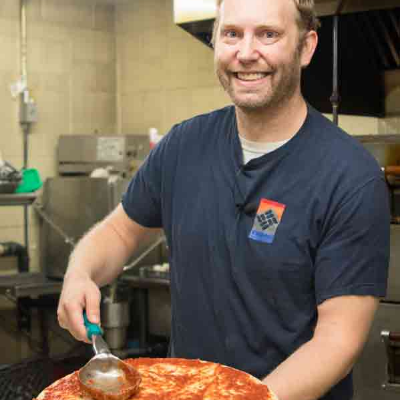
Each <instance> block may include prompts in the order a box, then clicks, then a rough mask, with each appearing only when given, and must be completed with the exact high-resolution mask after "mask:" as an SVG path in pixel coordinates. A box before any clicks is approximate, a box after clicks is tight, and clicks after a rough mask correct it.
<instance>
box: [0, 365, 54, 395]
mask: <svg viewBox="0 0 400 400" xmlns="http://www.w3.org/2000/svg"><path fill="white" fill-rule="evenodd" d="M53 371H54V366H53V363H52V361H51V360H50V359H49V358H40V359H37V358H36V359H30V360H25V361H23V362H19V363H17V364H11V365H4V366H1V367H0V400H32V398H34V397H36V396H37V395H38V394H39V393H40V392H41V391H42V390H43V389H44V388H45V387H47V386H48V385H50V383H52V382H53V381H54V375H53Z"/></svg>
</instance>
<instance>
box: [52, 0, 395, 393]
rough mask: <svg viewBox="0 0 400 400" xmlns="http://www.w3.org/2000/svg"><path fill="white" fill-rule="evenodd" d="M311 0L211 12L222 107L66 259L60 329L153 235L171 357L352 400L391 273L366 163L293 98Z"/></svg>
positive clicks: (380, 185) (372, 169) (181, 134)
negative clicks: (157, 232) (357, 366)
mask: <svg viewBox="0 0 400 400" xmlns="http://www.w3.org/2000/svg"><path fill="white" fill-rule="evenodd" d="M317 28H318V20H317V18H316V16H315V11H314V4H313V1H312V0H222V1H219V2H218V15H217V19H216V24H215V29H214V37H213V44H214V47H215V69H216V73H217V75H218V77H219V80H220V82H221V84H222V86H223V88H224V89H225V90H226V92H227V93H228V94H229V96H230V97H231V99H232V102H233V105H232V106H229V107H226V108H223V109H221V110H216V111H214V112H212V113H209V114H204V115H200V116H197V117H194V118H192V119H190V120H187V121H184V122H183V123H181V124H178V125H176V126H174V127H173V128H172V129H171V131H170V132H169V133H168V135H166V136H165V137H164V138H163V140H162V141H161V142H160V143H159V144H158V145H157V146H156V147H155V148H154V149H153V150H152V151H151V153H150V155H149V157H148V158H147V159H146V161H145V163H144V164H143V165H142V166H141V168H140V169H139V171H138V172H137V173H136V175H135V176H134V177H133V179H132V181H131V183H130V186H129V188H128V190H127V192H126V193H125V195H124V198H123V200H122V203H121V204H120V205H119V206H118V207H117V208H116V210H114V212H112V213H111V214H110V215H109V216H108V217H107V218H106V219H105V220H104V221H102V222H101V223H100V224H98V225H96V226H95V227H94V228H93V229H92V230H91V231H90V232H89V233H88V234H87V235H86V236H85V237H84V238H83V239H82V240H81V241H80V242H79V244H78V245H77V247H76V248H75V250H74V252H73V254H72V256H71V260H70V263H69V267H68V270H67V273H66V276H65V279H64V286H63V291H62V294H61V298H60V303H59V308H58V317H59V321H60V325H61V326H62V327H64V328H66V329H68V330H69V331H70V332H71V333H72V334H73V335H74V336H75V337H76V338H77V339H79V340H86V332H85V328H84V326H83V319H82V309H83V308H86V309H87V315H88V318H89V320H90V321H92V322H99V300H100V295H99V289H98V288H99V286H102V285H104V284H107V283H109V282H111V281H112V280H113V279H115V277H116V276H117V275H118V274H119V273H121V272H122V268H123V265H124V263H125V262H126V261H127V260H128V258H129V256H130V255H131V254H132V252H133V251H134V250H135V249H136V248H137V246H138V244H139V243H140V241H141V240H142V239H143V238H144V237H145V236H146V235H147V234H148V233H150V232H151V231H152V229H155V228H156V229H158V228H163V229H164V231H165V234H166V237H167V240H168V245H169V249H170V272H171V301H172V322H171V327H172V331H171V344H170V348H171V351H170V355H171V356H172V357H184V358H200V359H204V360H209V361H214V362H219V363H222V364H226V365H229V366H233V367H235V368H238V369H241V370H244V371H246V372H248V373H251V374H253V375H254V376H256V377H258V378H260V379H262V380H263V381H264V382H265V383H266V384H267V385H268V386H269V388H270V389H271V390H272V391H274V392H275V393H276V395H277V397H278V398H279V399H280V400H317V399H323V400H349V399H351V398H352V393H353V388H352V377H351V370H352V367H353V365H354V363H355V361H356V359H357V357H358V355H359V353H360V351H361V349H362V347H363V345H364V343H365V340H366V338H367V335H368V332H369V329H370V326H371V323H372V320H373V317H374V313H375V311H376V308H377V306H378V302H379V298H380V297H382V296H384V295H385V293H386V280H387V272H388V260H389V225H390V222H389V221H390V213H389V208H388V193H387V188H386V183H385V180H384V176H383V174H382V171H381V170H380V168H379V166H378V164H377V163H376V161H375V160H374V159H373V157H372V156H371V155H370V154H369V153H368V152H367V151H366V150H365V149H364V148H363V147H362V146H361V145H360V144H359V143H358V141H356V140H355V139H353V138H352V137H351V136H350V135H348V134H346V133H345V132H343V131H342V130H341V129H339V128H338V127H336V126H335V125H333V124H332V123H331V122H330V121H329V120H327V119H326V118H325V117H323V116H322V115H321V114H320V113H319V112H318V111H317V110H315V109H314V108H313V107H312V106H311V105H310V104H308V103H307V102H306V101H305V99H304V98H303V96H302V94H301V88H300V77H301V71H302V69H303V68H306V67H307V65H308V64H309V63H310V62H311V59H312V56H313V54H314V51H315V48H316V46H317V42H318V36H317V32H316V30H317Z"/></svg>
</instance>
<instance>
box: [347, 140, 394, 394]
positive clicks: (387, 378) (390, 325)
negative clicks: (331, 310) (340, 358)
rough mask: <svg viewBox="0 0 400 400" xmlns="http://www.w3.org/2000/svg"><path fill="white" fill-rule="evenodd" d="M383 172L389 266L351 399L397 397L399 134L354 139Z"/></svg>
mask: <svg viewBox="0 0 400 400" xmlns="http://www.w3.org/2000/svg"><path fill="white" fill-rule="evenodd" d="M357 138H358V139H359V140H360V141H361V142H362V144H363V145H364V146H365V147H366V148H367V150H369V151H370V153H371V154H372V155H373V156H374V157H375V159H376V160H377V161H378V163H379V165H380V166H381V168H382V169H383V170H384V171H385V175H386V179H387V182H388V188H389V192H390V203H391V204H390V205H391V213H392V223H391V225H390V266H389V278H388V289H387V294H386V297H385V298H384V299H382V300H381V302H380V305H379V308H378V311H377V314H376V317H375V320H374V322H373V325H372V329H371V332H370V335H369V338H368V341H367V343H366V345H365V348H364V350H363V352H362V354H361V356H360V358H359V360H358V362H357V364H356V366H355V368H354V389H355V396H354V400H376V399H379V400H398V399H399V398H400V224H399V222H400V218H399V217H400V213H399V211H400V204H399V202H400V196H399V192H398V190H399V186H397V185H398V178H397V176H396V171H398V169H400V135H368V136H358V137H357Z"/></svg>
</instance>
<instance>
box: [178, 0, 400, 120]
mask: <svg viewBox="0 0 400 400" xmlns="http://www.w3.org/2000/svg"><path fill="white" fill-rule="evenodd" d="M316 10H317V14H318V16H319V17H320V19H321V23H322V26H321V28H320V31H319V45H318V48H317V51H316V53H315V55H314V58H313V61H312V63H311V64H310V66H309V67H308V68H307V69H306V70H305V71H304V73H303V79H302V88H303V94H304V96H305V97H306V99H307V100H308V101H309V102H310V103H311V104H312V105H313V106H315V107H316V108H317V109H319V110H320V111H321V112H326V113H329V112H331V111H332V105H331V102H330V97H331V95H332V76H333V20H334V18H333V16H334V15H338V14H339V26H338V70H339V71H338V76H339V89H340V112H341V113H343V114H351V115H365V116H377V117H382V116H384V115H385V109H384V97H385V93H384V80H383V76H384V73H385V71H389V70H395V69H400V2H399V0H340V1H339V0H338V1H332V0H316ZM215 15H216V0H190V1H188V0H174V21H175V23H176V24H177V25H178V26H180V27H181V28H183V29H184V30H185V31H187V32H188V33H190V34H191V35H193V36H194V37H195V38H197V39H198V40H200V41H202V42H203V43H204V44H205V45H207V46H209V47H211V44H210V40H211V34H212V27H213V23H214V20H215Z"/></svg>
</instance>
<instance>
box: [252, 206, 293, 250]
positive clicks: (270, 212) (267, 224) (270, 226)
mask: <svg viewBox="0 0 400 400" xmlns="http://www.w3.org/2000/svg"><path fill="white" fill-rule="evenodd" d="M285 208H286V206H285V205H284V204H281V203H277V202H275V201H271V200H267V199H261V201H260V205H259V206H258V210H257V214H256V216H255V218H254V223H253V229H252V230H251V232H250V235H249V238H250V239H253V240H257V241H258V242H264V243H272V242H273V241H274V238H275V234H276V230H277V229H278V226H279V224H280V222H281V219H282V215H283V212H284V211H285Z"/></svg>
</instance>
